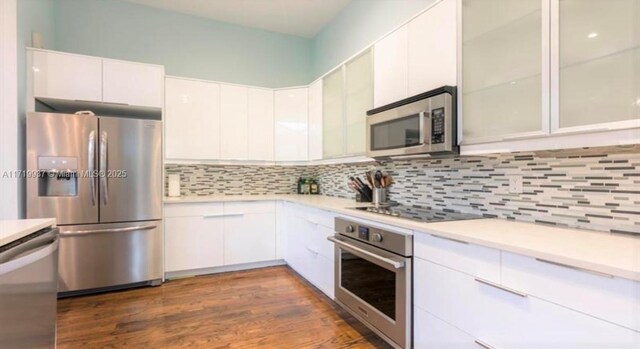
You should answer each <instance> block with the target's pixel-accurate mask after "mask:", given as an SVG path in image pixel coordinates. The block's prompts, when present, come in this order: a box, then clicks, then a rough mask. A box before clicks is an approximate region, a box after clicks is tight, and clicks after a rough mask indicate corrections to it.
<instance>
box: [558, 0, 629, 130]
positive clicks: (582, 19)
mask: <svg viewBox="0 0 640 349" xmlns="http://www.w3.org/2000/svg"><path fill="white" fill-rule="evenodd" d="M558 7H559V8H558V9H557V11H558V16H557V18H558V20H557V21H553V22H552V25H553V26H552V28H553V29H554V31H553V32H552V34H553V35H552V40H557V41H558V45H556V46H554V47H558V48H559V52H553V54H554V59H555V60H554V67H556V69H558V70H559V71H558V72H555V73H557V75H556V74H554V75H553V76H554V78H557V79H558V80H557V81H554V85H553V86H554V87H556V88H557V87H558V86H559V91H556V92H557V93H558V94H555V93H554V94H553V95H552V96H553V97H554V98H555V97H557V98H558V99H559V100H558V102H557V104H554V105H555V106H556V108H557V109H555V110H554V113H553V114H552V115H553V116H554V118H553V119H552V131H553V132H559V133H562V132H575V131H577V130H590V129H591V130H592V129H603V128H625V127H640V1H638V0H617V1H597V0H586V1H579V0H560V1H559V5H558ZM554 18H555V17H554ZM556 30H557V32H556ZM555 63H557V64H555ZM554 101H555V100H554Z"/></svg>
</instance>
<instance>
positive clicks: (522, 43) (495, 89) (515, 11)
mask: <svg viewBox="0 0 640 349" xmlns="http://www.w3.org/2000/svg"><path fill="white" fill-rule="evenodd" d="M543 2H544V1H541V0H521V1H506V2H505V1H501V0H462V28H463V33H462V73H463V80H462V81H463V86H462V96H461V98H462V101H463V104H462V111H463V144H472V143H482V142H488V141H500V140H505V139H509V137H513V136H531V135H535V134H543V132H546V129H547V126H546V125H545V123H544V120H545V118H547V120H548V109H547V108H548V105H547V106H544V105H543V102H544V101H543V87H544V88H548V87H546V86H545V85H544V84H545V83H548V79H547V80H545V78H544V76H547V74H543V73H545V72H544V71H543V63H544V64H547V63H548V62H546V61H543V52H546V53H547V55H548V50H543V44H544V45H547V46H548V43H543V36H544V35H545V34H546V35H547V36H548V30H545V29H544V28H543V7H542V5H543Z"/></svg>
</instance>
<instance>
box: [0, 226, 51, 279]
mask: <svg viewBox="0 0 640 349" xmlns="http://www.w3.org/2000/svg"><path fill="white" fill-rule="evenodd" d="M59 243H60V239H59V237H58V236H56V237H55V238H54V239H53V241H51V240H49V241H48V242H47V243H46V244H44V245H42V244H39V245H36V246H34V247H33V248H31V249H29V250H27V251H22V253H19V254H18V255H17V256H14V257H13V258H10V259H9V260H8V261H6V262H4V263H2V264H0V277H2V276H3V275H6V274H9V273H11V272H13V271H16V270H18V269H20V268H24V267H26V266H27V265H29V264H33V263H35V262H37V261H39V260H41V259H43V258H45V257H48V256H50V255H51V254H53V253H55V252H56V251H57V250H58V244H59ZM27 252H28V253H27Z"/></svg>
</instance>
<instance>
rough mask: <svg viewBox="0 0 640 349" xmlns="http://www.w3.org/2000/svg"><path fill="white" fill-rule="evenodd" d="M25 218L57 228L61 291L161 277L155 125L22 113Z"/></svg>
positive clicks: (159, 139)
mask: <svg viewBox="0 0 640 349" xmlns="http://www.w3.org/2000/svg"><path fill="white" fill-rule="evenodd" d="M27 170H28V171H27V217H28V218H43V217H55V218H56V219H57V224H58V226H59V227H60V250H59V291H60V292H61V293H62V295H65V294H76V293H84V292H94V291H100V290H105V289H113V288H121V287H129V286H140V285H144V284H152V285H157V284H160V282H161V279H162V264H163V263H162V250H163V249H162V236H163V234H162V123H161V121H156V120H143V119H133V118H123V117H102V116H94V115H92V114H81V115H76V114H57V113H28V115H27Z"/></svg>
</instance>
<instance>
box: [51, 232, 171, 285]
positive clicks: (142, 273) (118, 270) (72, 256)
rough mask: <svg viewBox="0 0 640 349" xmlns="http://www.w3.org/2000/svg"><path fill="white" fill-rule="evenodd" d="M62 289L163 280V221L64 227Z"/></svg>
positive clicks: (61, 268)
mask: <svg viewBox="0 0 640 349" xmlns="http://www.w3.org/2000/svg"><path fill="white" fill-rule="evenodd" d="M59 275H60V282H59V291H60V292H63V293H67V294H69V292H78V293H86V292H92V291H95V290H96V289H103V288H106V287H119V286H124V285H130V284H137V283H149V282H150V281H157V283H159V282H160V280H161V279H162V221H149V222H133V223H115V224H91V225H79V226H78V225H76V226H65V227H61V228H60V259H59Z"/></svg>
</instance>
